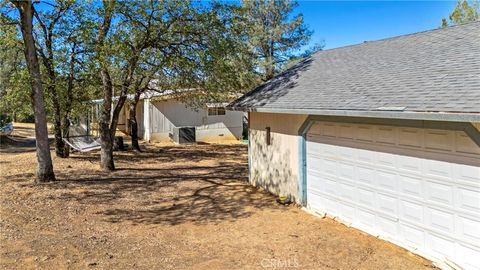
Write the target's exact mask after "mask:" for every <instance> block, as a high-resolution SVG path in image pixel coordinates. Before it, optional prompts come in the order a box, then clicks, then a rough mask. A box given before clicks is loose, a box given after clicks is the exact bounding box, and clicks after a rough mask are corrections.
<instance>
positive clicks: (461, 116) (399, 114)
mask: <svg viewBox="0 0 480 270" xmlns="http://www.w3.org/2000/svg"><path fill="white" fill-rule="evenodd" d="M227 109H228V110H231V111H245V112H262V113H285V114H304V115H328V116H349V117H372V118H389V119H409V120H431V121H451V122H480V113H460V112H415V111H366V110H314V109H277V108H246V107H227Z"/></svg>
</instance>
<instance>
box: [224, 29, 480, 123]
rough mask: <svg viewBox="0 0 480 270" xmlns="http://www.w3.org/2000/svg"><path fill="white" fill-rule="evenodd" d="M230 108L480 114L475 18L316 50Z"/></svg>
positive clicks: (478, 38)
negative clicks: (470, 20)
mask: <svg viewBox="0 0 480 270" xmlns="http://www.w3.org/2000/svg"><path fill="white" fill-rule="evenodd" d="M230 108H231V109H234V110H235V109H236V110H251V111H264V112H269V111H271V112H291V113H310V114H334V115H335V112H336V111H343V113H342V114H344V115H345V113H344V111H357V112H363V113H365V112H373V115H375V112H381V111H390V112H391V111H402V113H405V114H408V113H410V114H411V113H413V112H416V113H418V112H420V113H422V114H424V115H427V114H431V113H438V112H442V113H446V114H454V115H457V116H460V115H462V114H464V115H469V117H470V118H468V119H469V120H471V121H477V120H479V121H480V114H479V113H480V22H475V23H469V24H464V25H459V26H453V27H447V28H443V29H436V30H430V31H426V32H420V33H415V34H410V35H405V36H399V37H394V38H388V39H383V40H379V41H372V42H366V43H363V44H358V45H353V46H347V47H342V48H336V49H331V50H326V51H321V52H318V53H316V54H314V55H313V56H312V57H311V58H309V59H306V60H304V61H303V62H301V63H299V64H297V65H295V66H294V67H292V68H290V69H289V70H287V71H286V72H284V73H282V74H279V75H278V76H276V77H275V78H273V79H272V80H270V81H268V82H266V83H264V84H262V85H260V86H259V87H257V88H256V89H254V90H253V91H251V92H249V93H247V94H246V95H244V96H243V97H241V98H240V99H238V100H236V101H235V102H233V103H232V104H231V105H230ZM332 112H333V113H332ZM339 115H340V113H339ZM477 115H479V116H478V118H477ZM472 117H473V118H472ZM397 118H398V117H397ZM472 119H473V120H472ZM457 120H458V119H457Z"/></svg>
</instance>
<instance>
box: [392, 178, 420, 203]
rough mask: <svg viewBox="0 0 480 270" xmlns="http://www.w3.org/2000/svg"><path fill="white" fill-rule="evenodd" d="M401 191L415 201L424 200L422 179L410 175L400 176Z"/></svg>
mask: <svg viewBox="0 0 480 270" xmlns="http://www.w3.org/2000/svg"><path fill="white" fill-rule="evenodd" d="M398 178H399V180H400V191H401V192H402V193H403V194H404V195H406V196H412V197H414V198H415V199H418V200H421V199H422V198H423V186H422V179H421V178H416V177H412V176H409V175H399V176H398Z"/></svg>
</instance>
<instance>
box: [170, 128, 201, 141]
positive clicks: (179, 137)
mask: <svg viewBox="0 0 480 270" xmlns="http://www.w3.org/2000/svg"><path fill="white" fill-rule="evenodd" d="M171 135H172V136H171V138H172V140H173V141H174V142H175V143H178V144H183V143H194V142H196V138H195V127H174V128H173V134H171Z"/></svg>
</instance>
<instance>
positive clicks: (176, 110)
mask: <svg viewBox="0 0 480 270" xmlns="http://www.w3.org/2000/svg"><path fill="white" fill-rule="evenodd" d="M132 100H133V96H130V95H129V97H128V101H127V103H126V104H125V105H124V106H123V108H122V111H121V112H120V115H119V119H118V129H119V130H120V131H123V132H124V133H125V134H130V130H129V125H128V120H129V119H130V115H129V104H130V102H131V101H132ZM102 102H103V100H101V99H100V100H94V101H93V103H94V104H96V107H97V108H96V111H98V109H99V108H98V106H99V104H101V103H102ZM226 105H228V103H207V104H205V106H203V107H201V108H197V107H193V106H189V105H188V104H186V103H185V102H183V101H182V100H181V98H179V95H178V93H174V92H172V91H164V92H154V91H150V92H146V93H144V94H142V95H141V97H140V100H139V102H138V104H137V108H136V118H137V123H138V136H139V138H142V139H143V140H145V141H153V142H166V141H172V140H173V141H176V142H178V139H179V138H178V135H179V133H180V137H182V131H181V130H180V129H182V130H184V129H187V131H188V132H191V134H187V135H188V136H186V139H187V140H189V141H196V142H219V141H232V140H240V139H242V133H243V126H244V124H243V123H244V120H245V119H244V118H246V115H245V113H243V112H238V111H237V112H234V111H226V110H225V106H226ZM188 132H187V133H188ZM184 137H185V136H184Z"/></svg>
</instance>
